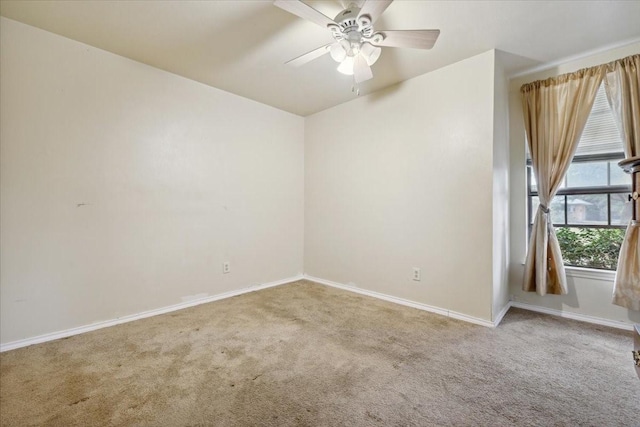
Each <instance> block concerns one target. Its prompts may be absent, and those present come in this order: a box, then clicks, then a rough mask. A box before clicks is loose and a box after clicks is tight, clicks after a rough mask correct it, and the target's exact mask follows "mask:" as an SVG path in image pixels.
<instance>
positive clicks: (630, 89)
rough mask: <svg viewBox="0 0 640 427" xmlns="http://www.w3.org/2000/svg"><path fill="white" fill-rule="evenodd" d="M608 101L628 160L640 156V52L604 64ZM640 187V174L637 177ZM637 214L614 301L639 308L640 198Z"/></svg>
mask: <svg viewBox="0 0 640 427" xmlns="http://www.w3.org/2000/svg"><path fill="white" fill-rule="evenodd" d="M602 68H603V69H604V70H605V75H604V85H605V91H606V93H607V100H608V101H609V105H610V106H611V109H612V110H613V115H614V117H615V119H616V123H617V125H618V130H619V132H620V137H621V138H622V142H623V145H624V153H625V160H626V161H629V160H633V159H640V55H631V56H628V57H626V58H623V59H620V60H618V61H613V62H610V63H609V64H605V65H603V66H602ZM634 179H635V180H636V185H635V188H636V189H640V182H639V181H640V173H636V174H635V176H634ZM635 212H636V217H635V218H634V219H632V220H631V222H630V223H629V226H628V227H627V231H626V233H625V237H624V241H623V242H622V247H621V248H620V256H619V258H618V268H617V269H616V279H615V283H614V289H613V300H612V302H613V303H614V304H616V305H620V306H622V307H626V308H629V309H632V310H637V311H640V217H638V215H640V200H636V201H635Z"/></svg>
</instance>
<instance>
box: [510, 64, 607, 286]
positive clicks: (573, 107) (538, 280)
mask: <svg viewBox="0 0 640 427" xmlns="http://www.w3.org/2000/svg"><path fill="white" fill-rule="evenodd" d="M604 71H605V69H604V68H603V67H593V68H587V69H583V70H579V71H576V72H575V73H570V74H564V75H561V76H558V77H555V78H550V79H547V80H540V81H535V82H533V83H529V84H525V85H523V86H522V88H521V89H520V91H521V94H522V106H523V113H524V124H525V130H526V134H527V143H528V145H529V153H530V155H531V163H532V168H533V173H534V174H535V177H536V181H537V184H538V194H539V198H540V205H539V207H538V210H537V212H536V213H535V218H534V221H533V227H532V229H531V237H530V239H529V250H528V252H527V259H526V261H525V274H524V283H523V289H524V290H525V291H529V292H537V293H538V294H540V295H546V294H556V295H564V294H567V292H568V291H567V279H566V275H565V271H564V263H563V260H562V254H561V252H560V244H559V243H558V238H557V237H556V233H555V230H554V228H553V224H552V222H551V211H550V205H551V201H552V200H553V197H554V196H555V194H556V192H557V190H558V187H560V184H561V183H562V179H563V178H564V175H565V173H566V172H567V169H568V168H569V165H570V164H571V160H572V159H573V155H574V153H575V151H576V148H577V147H578V142H579V140H580V136H581V135H582V131H583V129H584V126H585V124H586V123H587V119H588V117H589V114H590V112H591V107H592V106H593V102H594V100H595V96H596V92H597V90H598V87H599V86H600V83H601V82H602V79H603V76H604Z"/></svg>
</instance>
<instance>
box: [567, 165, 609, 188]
mask: <svg viewBox="0 0 640 427" xmlns="http://www.w3.org/2000/svg"><path fill="white" fill-rule="evenodd" d="M566 181H567V187H568V188H572V187H600V186H606V185H607V162H581V163H572V164H571V166H569V170H568V171H567V175H566Z"/></svg>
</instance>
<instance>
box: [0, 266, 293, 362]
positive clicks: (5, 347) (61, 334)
mask: <svg viewBox="0 0 640 427" xmlns="http://www.w3.org/2000/svg"><path fill="white" fill-rule="evenodd" d="M302 279H303V276H302V275H299V276H295V277H290V278H288V279H282V280H277V281H275V282H269V283H264V284H261V285H255V286H249V287H247V288H243V289H238V290H234V291H229V292H224V293H221V294H217V295H211V296H206V297H202V298H197V299H192V300H189V301H185V302H181V303H178V304H174V305H170V306H167V307H161V308H156V309H153V310H147V311H143V312H141V313H136V314H130V315H128V316H122V317H118V318H116V319H111V320H105V321H102V322H96V323H92V324H90V325H86V326H79V327H77V328H71V329H66V330H64V331H58V332H52V333H49V334H44V335H39V336H37V337H33V338H26V339H23V340H18V341H12V342H8V343H6V344H0V353H2V352H4V351H9V350H14V349H16V348H20V347H26V346H29V345H33V344H40V343H43V342H47V341H53V340H57V339H60V338H66V337H70V336H72V335H78V334H83V333H85V332H90V331H95V330H97V329H102V328H108V327H109V326H115V325H120V324H121V323H127V322H133V321H134V320H140V319H145V318H147V317H152V316H158V315H160V314H165V313H170V312H172V311H177V310H182V309H183V308H188V307H193V306H196V305H200V304H206V303H208V302H213V301H218V300H221V299H225V298H231V297H235V296H237V295H242V294H246V293H249V292H254V291H259V290H261V289H267V288H272V287H274V286H280V285H284V284H287V283H291V282H295V281H297V280H302Z"/></svg>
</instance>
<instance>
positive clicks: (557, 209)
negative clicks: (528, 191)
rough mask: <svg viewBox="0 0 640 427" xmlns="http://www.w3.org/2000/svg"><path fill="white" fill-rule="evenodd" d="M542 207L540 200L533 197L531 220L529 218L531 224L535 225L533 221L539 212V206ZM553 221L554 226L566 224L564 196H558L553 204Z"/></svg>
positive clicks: (551, 207)
mask: <svg viewBox="0 0 640 427" xmlns="http://www.w3.org/2000/svg"><path fill="white" fill-rule="evenodd" d="M539 205H540V199H539V198H538V197H537V196H533V197H531V218H529V224H533V219H534V218H535V216H536V212H538V206H539ZM549 209H551V220H552V221H553V223H554V224H558V225H563V224H564V196H556V197H554V198H553V201H552V202H551V206H550V207H549Z"/></svg>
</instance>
